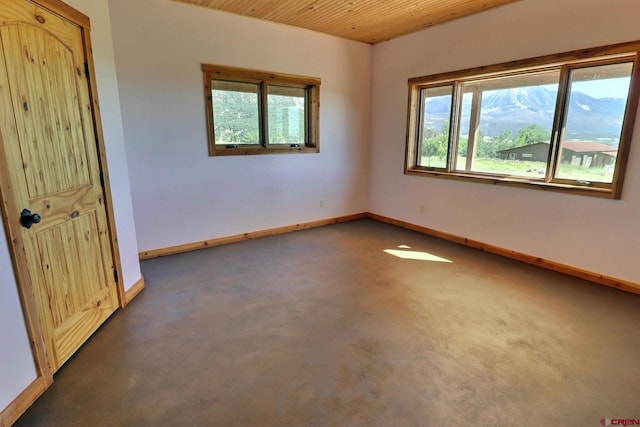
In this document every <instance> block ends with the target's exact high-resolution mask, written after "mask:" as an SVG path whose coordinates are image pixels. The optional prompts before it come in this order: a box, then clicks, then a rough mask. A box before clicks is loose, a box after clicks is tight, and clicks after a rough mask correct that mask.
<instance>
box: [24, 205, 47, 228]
mask: <svg viewBox="0 0 640 427" xmlns="http://www.w3.org/2000/svg"><path fill="white" fill-rule="evenodd" d="M41 219H42V217H41V216H40V214H37V213H31V211H30V210H29V209H23V210H22V212H21V213H20V223H21V224H22V226H23V227H24V228H31V226H32V225H33V224H37V223H39V222H40V220H41Z"/></svg>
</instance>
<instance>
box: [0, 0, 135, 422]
mask: <svg viewBox="0 0 640 427" xmlns="http://www.w3.org/2000/svg"><path fill="white" fill-rule="evenodd" d="M21 1H25V2H28V3H32V4H33V5H34V6H37V7H40V8H42V9H46V10H48V11H49V12H51V13H53V14H55V15H57V16H59V17H61V18H63V19H65V20H67V21H69V22H71V23H72V24H75V25H77V26H78V27H79V28H80V31H81V33H82V38H83V42H84V43H83V52H82V53H83V54H84V58H85V61H86V64H87V70H88V73H89V77H88V81H89V88H88V89H89V98H90V101H91V107H92V108H91V116H92V119H93V127H94V132H95V139H96V146H95V150H96V151H95V152H93V153H94V154H97V156H98V165H99V168H100V173H101V176H102V177H103V179H104V197H105V205H106V206H105V207H106V214H107V224H108V233H109V242H110V247H111V253H112V256H113V263H114V268H115V270H116V275H118V273H121V272H122V262H121V259H120V250H119V246H118V239H117V234H116V223H115V213H114V209H113V197H112V192H111V185H110V179H109V173H108V172H109V171H108V169H107V167H106V165H107V157H106V149H105V143H104V136H103V132H102V120H101V118H100V106H99V102H98V88H97V84H96V78H95V75H96V74H95V65H94V61H93V55H92V47H91V38H90V30H91V25H90V22H89V17H88V16H86V15H85V14H83V13H81V12H80V11H78V10H76V9H74V8H72V7H71V6H69V5H67V4H66V3H64V2H63V1H62V0H21ZM1 138H2V135H0V202H1V205H2V206H0V211H1V212H0V213H1V214H2V222H3V224H4V228H5V232H6V235H7V243H8V245H9V253H10V255H11V260H12V267H13V271H14V274H15V278H16V282H17V285H18V293H19V295H20V301H21V305H22V311H23V315H24V319H25V323H26V326H27V333H28V335H29V338H30V344H31V351H32V353H33V359H34V362H35V366H36V373H37V378H36V380H35V381H33V382H32V383H31V384H30V385H29V386H28V387H27V388H26V389H25V390H24V391H23V392H22V393H21V394H20V395H19V396H18V397H16V399H15V400H14V401H13V402H11V403H10V404H9V406H7V408H5V410H4V411H2V412H0V427H2V426H5V425H7V426H9V425H11V424H12V423H13V422H15V420H17V419H18V417H20V415H22V413H24V411H26V410H27V408H29V406H31V404H32V403H33V402H34V401H35V400H36V399H37V398H38V397H39V396H40V395H41V394H42V393H43V392H44V391H45V390H46V389H47V388H49V387H50V386H51V384H53V372H52V371H51V368H50V366H49V360H48V356H47V352H46V350H45V344H44V335H43V333H42V327H41V325H40V321H39V320H38V313H37V308H36V300H35V296H34V295H35V294H34V292H33V284H32V282H31V277H30V274H29V269H28V267H27V258H26V254H25V251H24V244H23V242H22V237H21V230H20V227H21V225H20V224H19V221H17V220H16V218H18V215H19V212H20V207H18V206H16V203H15V201H14V200H13V197H12V188H11V181H10V177H9V168H8V165H7V163H6V159H7V157H6V155H5V152H4V144H2V139H1ZM120 276H121V274H120ZM116 288H117V294H118V305H119V307H120V308H123V307H124V306H125V305H126V304H127V302H128V301H127V300H126V298H125V291H124V284H123V282H122V279H121V277H119V278H118V280H117V282H116ZM0 410H1V408H0Z"/></svg>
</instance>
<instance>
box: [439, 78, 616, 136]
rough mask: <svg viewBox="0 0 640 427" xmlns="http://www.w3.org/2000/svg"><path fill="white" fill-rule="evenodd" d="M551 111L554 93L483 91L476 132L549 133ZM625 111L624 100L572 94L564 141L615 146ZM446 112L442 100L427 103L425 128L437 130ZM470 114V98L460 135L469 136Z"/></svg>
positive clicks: (534, 89)
mask: <svg viewBox="0 0 640 427" xmlns="http://www.w3.org/2000/svg"><path fill="white" fill-rule="evenodd" d="M555 107H556V92H555V91H553V90H551V89H548V88H546V87H542V86H536V87H527V88H516V89H501V90H493V91H487V92H485V93H484V96H483V99H482V108H481V120H480V131H481V133H482V135H484V136H492V137H495V136H499V135H501V134H502V133H503V132H504V131H510V132H511V133H512V134H513V135H516V134H517V133H518V131H519V130H520V129H521V128H523V127H525V126H529V125H532V124H536V125H540V126H542V127H544V128H545V129H549V130H550V129H551V125H552V121H553V115H554V112H555ZM625 107H626V99H624V98H594V97H591V96H589V95H586V94H584V93H581V92H572V93H571V98H570V106H569V120H568V123H567V128H566V134H565V138H566V139H573V140H585V141H601V142H610V143H617V141H618V139H619V137H620V131H621V126H622V119H623V116H624V111H625ZM448 109H449V101H448V100H447V99H444V97H439V98H434V99H433V100H432V101H430V102H428V104H427V112H428V114H429V116H430V117H429V118H430V121H429V126H433V127H435V128H437V129H439V128H441V126H442V125H443V124H444V122H445V121H446V120H447V119H448V117H447V116H448V113H449V112H448ZM470 110H471V96H465V97H463V105H462V117H463V120H462V126H461V129H460V133H461V134H462V135H466V134H468V132H469V123H468V122H469V119H468V117H469V112H470ZM465 117H466V118H467V119H466V120H464V118H465ZM438 125H439V127H436V126H438Z"/></svg>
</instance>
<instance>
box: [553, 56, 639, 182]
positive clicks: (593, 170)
mask: <svg viewBox="0 0 640 427" xmlns="http://www.w3.org/2000/svg"><path fill="white" fill-rule="evenodd" d="M632 68H633V63H622V64H613V65H601V66H597V67H588V68H581V69H576V70H572V71H571V74H570V86H569V101H568V109H567V117H566V120H565V126H564V131H563V141H562V145H561V147H562V149H561V155H560V156H559V158H560V164H559V166H558V171H557V174H556V175H557V177H558V178H562V179H572V180H579V181H588V182H592V181H593V182H605V183H611V182H613V171H614V169H615V166H616V159H617V154H618V145H619V143H620V135H621V133H622V121H623V119H624V113H625V109H626V105H627V97H628V94H629V84H630V81H631V71H632Z"/></svg>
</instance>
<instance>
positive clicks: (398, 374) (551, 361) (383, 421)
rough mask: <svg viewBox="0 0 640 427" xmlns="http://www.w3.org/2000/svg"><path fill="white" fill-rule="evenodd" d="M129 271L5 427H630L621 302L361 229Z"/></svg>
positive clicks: (282, 239)
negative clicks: (123, 288) (51, 377)
mask: <svg viewBox="0 0 640 427" xmlns="http://www.w3.org/2000/svg"><path fill="white" fill-rule="evenodd" d="M400 245H406V246H408V247H409V248H399V246H400ZM387 249H391V250H397V251H400V252H401V253H405V255H407V252H410V251H413V252H416V253H417V254H416V253H414V254H413V255H418V256H419V257H421V258H427V256H426V255H425V253H428V254H431V255H435V256H438V257H441V258H443V259H446V260H448V261H450V262H437V261H429V260H416V259H403V258H399V257H397V256H393V255H391V254H388V253H386V252H384V250H387ZM440 261H442V260H440ZM142 268H143V273H144V275H145V278H146V281H147V289H146V290H145V291H144V292H142V293H141V294H140V295H139V296H138V297H137V298H136V299H135V300H134V301H133V302H132V303H131V304H130V305H129V306H128V307H127V308H126V309H125V310H121V311H119V312H117V313H116V314H115V315H114V316H113V317H112V318H111V319H110V320H109V321H108V322H107V324H105V325H104V326H103V327H102V328H101V329H100V330H99V331H98V332H97V333H96V334H95V336H94V337H93V338H92V339H91V340H90V341H89V342H87V344H86V345H85V346H84V347H83V348H82V349H81V350H80V351H79V352H78V353H77V354H76V355H75V356H74V357H73V358H72V359H71V360H70V361H69V362H68V363H67V364H66V365H65V366H64V367H63V368H62V370H60V371H59V372H58V374H56V377H55V383H54V385H53V386H52V387H51V388H50V389H49V390H48V391H47V392H46V393H45V394H44V395H43V396H42V397H41V398H40V399H39V400H38V401H37V402H36V403H35V404H34V406H33V407H32V408H31V409H30V410H29V411H27V413H26V414H25V415H24V416H23V417H22V418H21V419H20V420H19V421H18V423H17V424H16V425H17V426H65V427H69V426H93V425H113V426H200V425H211V426H463V425H464V426H471V425H473V426H515V425H518V426H536V427H538V426H560V425H561V426H594V427H595V426H598V425H600V424H599V423H600V420H601V419H602V418H605V417H607V418H640V296H637V295H632V294H628V293H624V292H621V291H618V290H615V289H610V288H606V287H604V286H600V285H594V284H591V283H589V282H584V281H582V280H579V279H575V278H571V277H567V276H563V275H561V274H557V273H554V272H550V271H546V270H541V269H538V268H536V267H533V266H529V265H525V264H522V263H518V262H515V261H511V260H508V259H504V258H500V257H497V256H493V255H490V254H486V253H483V252H479V251H475V250H472V249H468V248H464V247H461V246H458V245H455V244H452V243H448V242H444V241H441V240H437V239H434V238H430V237H427V236H423V235H420V234H418V233H414V232H411V231H407V230H403V229H400V228H397V227H393V226H390V225H387V224H382V223H378V222H375V221H372V220H359V221H353V222H349V223H343V224H337V225H333V226H328V227H322V228H318V229H313V230H306V231H300V232H296V233H291V234H286V235H281V236H275V237H269V238H264V239H259V240H254V241H247V242H243V243H238V244H233V245H228V246H224V247H217V248H210V249H206V250H201V251H197V252H192V253H188V254H181V255H174V256H171V257H165V258H158V259H154V260H149V261H145V262H143V264H142Z"/></svg>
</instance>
